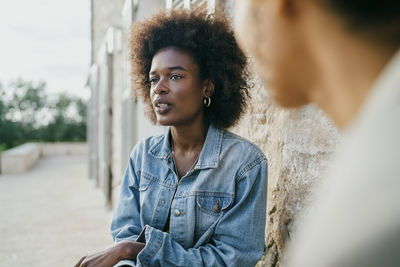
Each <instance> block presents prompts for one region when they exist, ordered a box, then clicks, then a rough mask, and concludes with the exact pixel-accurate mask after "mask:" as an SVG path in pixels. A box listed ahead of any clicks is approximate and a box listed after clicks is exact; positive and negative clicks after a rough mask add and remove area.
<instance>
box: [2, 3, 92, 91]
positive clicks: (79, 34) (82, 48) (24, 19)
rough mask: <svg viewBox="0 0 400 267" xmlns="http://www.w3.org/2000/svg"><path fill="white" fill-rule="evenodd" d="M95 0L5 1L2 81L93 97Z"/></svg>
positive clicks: (3, 7)
mask: <svg viewBox="0 0 400 267" xmlns="http://www.w3.org/2000/svg"><path fill="white" fill-rule="evenodd" d="M89 64H90V0H35V1H32V0H0V81H1V83H3V85H6V84H7V83H9V82H10V81H11V80H12V79H15V78H17V77H21V78H23V79H27V80H32V81H39V80H43V81H45V82H46V83H47V88H48V91H49V92H50V93H52V92H58V91H68V92H70V93H72V94H78V95H81V96H88V93H89V92H87V91H86V92H85V89H84V85H85V82H86V78H87V74H88V69H89ZM86 90H87V89H86Z"/></svg>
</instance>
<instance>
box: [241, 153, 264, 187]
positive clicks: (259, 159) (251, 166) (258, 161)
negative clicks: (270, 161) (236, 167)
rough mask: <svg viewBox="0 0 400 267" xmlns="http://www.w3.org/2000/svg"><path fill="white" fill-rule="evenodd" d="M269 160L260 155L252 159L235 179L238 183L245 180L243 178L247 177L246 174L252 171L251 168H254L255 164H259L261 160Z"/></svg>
mask: <svg viewBox="0 0 400 267" xmlns="http://www.w3.org/2000/svg"><path fill="white" fill-rule="evenodd" d="M263 161H265V162H267V159H266V158H265V157H259V158H257V159H256V160H254V161H252V162H251V163H249V164H248V165H247V166H246V167H244V168H243V170H241V171H240V172H239V174H238V175H237V176H236V177H237V178H236V179H235V180H237V181H236V183H239V182H240V181H241V180H243V178H244V177H245V176H244V175H245V174H246V173H247V172H248V171H250V170H251V169H253V168H254V167H255V166H257V165H258V164H259V163H261V162H263Z"/></svg>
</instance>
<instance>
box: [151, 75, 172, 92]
mask: <svg viewBox="0 0 400 267" xmlns="http://www.w3.org/2000/svg"><path fill="white" fill-rule="evenodd" d="M153 91H154V93H155V94H157V95H162V94H166V93H168V91H169V89H168V87H167V86H166V84H165V82H164V80H163V79H160V80H159V81H158V83H157V84H155V85H154V87H153Z"/></svg>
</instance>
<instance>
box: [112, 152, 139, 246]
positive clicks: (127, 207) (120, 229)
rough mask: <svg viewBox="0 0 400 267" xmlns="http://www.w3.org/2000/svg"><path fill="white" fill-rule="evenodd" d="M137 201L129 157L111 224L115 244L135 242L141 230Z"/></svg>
mask: <svg viewBox="0 0 400 267" xmlns="http://www.w3.org/2000/svg"><path fill="white" fill-rule="evenodd" d="M139 201H140V200H139V190H138V181H137V177H136V175H135V168H134V164H133V160H132V156H131V157H130V159H129V164H128V167H127V168H126V171H125V174H124V178H123V181H122V185H121V191H120V196H119V200H118V203H117V206H116V208H115V210H114V216H113V219H112V222H111V235H112V237H113V239H114V241H115V242H119V241H121V240H131V241H136V239H137V237H138V235H139V234H140V232H141V230H142V226H141V223H140V207H139V205H140V202H139Z"/></svg>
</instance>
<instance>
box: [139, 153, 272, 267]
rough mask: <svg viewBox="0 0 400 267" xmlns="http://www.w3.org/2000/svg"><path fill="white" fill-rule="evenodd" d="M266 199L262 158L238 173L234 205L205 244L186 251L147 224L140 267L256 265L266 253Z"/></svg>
mask: <svg viewBox="0 0 400 267" xmlns="http://www.w3.org/2000/svg"><path fill="white" fill-rule="evenodd" d="M266 200H267V163H266V160H265V158H261V159H258V160H256V161H254V162H252V163H251V164H249V165H248V166H246V167H245V168H244V169H243V170H242V171H241V173H239V174H238V177H237V179H236V195H235V200H234V203H233V206H232V208H231V209H230V210H229V211H227V212H226V213H225V214H224V215H223V216H222V217H221V219H220V220H219V221H218V223H217V225H216V227H215V231H214V234H213V237H212V238H211V240H210V241H209V242H208V243H207V244H206V245H204V246H200V247H197V248H189V249H184V248H183V247H182V246H181V245H179V244H178V243H177V242H175V241H173V240H172V239H171V237H170V235H169V234H168V233H165V232H162V231H160V230H158V229H156V228H154V227H151V226H149V225H146V226H145V228H144V229H143V231H144V235H145V239H146V246H145V247H144V249H143V250H142V251H141V252H140V253H139V254H138V257H137V266H229V267H235V266H254V265H255V264H256V263H257V261H258V260H259V259H260V258H261V256H262V254H263V251H264V236H265V221H266V218H265V217H266Z"/></svg>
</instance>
